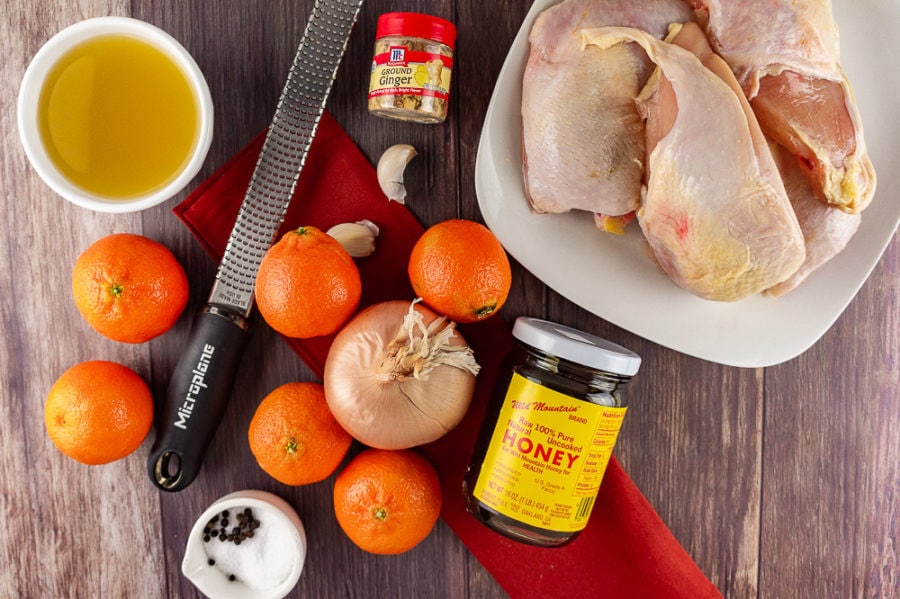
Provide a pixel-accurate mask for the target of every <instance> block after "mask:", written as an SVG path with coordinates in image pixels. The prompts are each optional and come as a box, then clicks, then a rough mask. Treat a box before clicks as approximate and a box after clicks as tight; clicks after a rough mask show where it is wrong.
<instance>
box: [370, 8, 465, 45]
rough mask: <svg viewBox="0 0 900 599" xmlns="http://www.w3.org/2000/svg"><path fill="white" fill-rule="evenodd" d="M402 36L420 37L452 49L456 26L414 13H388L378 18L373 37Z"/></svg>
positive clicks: (436, 18) (439, 19)
mask: <svg viewBox="0 0 900 599" xmlns="http://www.w3.org/2000/svg"><path fill="white" fill-rule="evenodd" d="M392 35H402V36H405V37H420V38H424V39H428V40H433V41H436V42H440V43H442V44H444V45H445V46H450V47H451V48H452V47H453V44H454V43H455V42H456V26H454V25H453V23H451V22H450V21H447V20H444V19H441V18H440V17H432V16H431V15H423V14H420V13H416V12H389V13H385V14H383V15H381V16H380V17H378V29H377V31H376V32H375V37H387V36H392Z"/></svg>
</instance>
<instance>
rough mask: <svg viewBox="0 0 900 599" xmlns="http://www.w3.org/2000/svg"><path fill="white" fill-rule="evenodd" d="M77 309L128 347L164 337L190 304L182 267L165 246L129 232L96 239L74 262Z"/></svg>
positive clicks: (102, 331) (112, 337)
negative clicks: (188, 303) (128, 344)
mask: <svg viewBox="0 0 900 599" xmlns="http://www.w3.org/2000/svg"><path fill="white" fill-rule="evenodd" d="M72 293H73V295H74V298H75V306H76V307H77V308H78V311H79V312H80V313H81V315H82V316H83V317H84V318H85V320H87V322H88V324H90V325H91V327H93V328H94V330H96V331H97V332H98V333H100V334H101V335H104V336H106V337H109V338H110V339H114V340H115V341H122V342H124V343H143V342H144V341H149V340H150V339H153V338H154V337H158V336H159V335H162V334H163V333H165V332H166V331H168V330H169V329H170V328H172V325H174V324H175V322H176V321H177V320H178V317H179V316H180V315H181V313H182V312H183V311H184V308H185V306H186V305H187V301H188V295H189V292H188V280H187V276H186V275H185V273H184V268H182V266H181V264H180V263H179V262H178V260H177V259H176V258H175V256H173V255H172V252H170V251H169V250H168V248H166V247H165V246H164V245H162V244H161V243H159V242H157V241H154V240H152V239H149V238H147V237H144V236H142V235H133V234H131V233H115V234H112V235H107V236H106V237H103V238H101V239H98V240H97V241H95V242H94V243H93V244H91V245H90V246H89V247H88V248H87V249H86V250H85V251H84V252H83V253H82V254H81V255H80V256H79V257H78V259H77V260H76V261H75V267H74V268H73V270H72Z"/></svg>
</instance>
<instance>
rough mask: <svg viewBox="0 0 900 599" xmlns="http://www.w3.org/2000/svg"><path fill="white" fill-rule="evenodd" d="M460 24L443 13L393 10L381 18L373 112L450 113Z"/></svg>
mask: <svg viewBox="0 0 900 599" xmlns="http://www.w3.org/2000/svg"><path fill="white" fill-rule="evenodd" d="M455 43H456V27H455V26H454V25H453V23H451V22H449V21H446V20H444V19H441V18H438V17H432V16H430V15H423V14H419V13H411V12H392V13H386V14H383V15H381V16H380V17H379V18H378V29H377V32H376V34H375V52H374V57H373V58H372V73H371V76H370V79H369V112H370V113H372V114H374V115H377V116H381V117H386V118H393V119H399V120H403V121H414V122H418V123H442V122H443V121H444V120H445V119H446V118H447V103H448V101H449V99H450V75H451V73H452V72H453V47H454V44H455Z"/></svg>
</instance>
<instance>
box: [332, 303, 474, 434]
mask: <svg viewBox="0 0 900 599" xmlns="http://www.w3.org/2000/svg"><path fill="white" fill-rule="evenodd" d="M478 370H479V366H478V364H477V363H476V362H475V358H474V355H473V352H472V349H471V348H470V347H469V346H468V345H466V342H465V340H464V339H463V338H462V336H461V335H460V334H459V332H458V331H457V330H456V329H455V325H454V323H453V322H451V321H449V320H447V319H446V318H444V317H442V316H439V315H438V314H437V313H435V312H434V311H432V310H431V309H429V308H427V307H425V306H423V305H421V304H419V303H418V300H417V301H414V302H412V303H409V302H404V301H389V302H382V303H380V304H375V305H374V306H371V307H369V308H367V309H366V310H363V311H362V312H360V313H359V314H358V315H357V316H356V317H355V318H354V319H353V320H352V321H350V323H348V324H347V325H346V326H345V327H344V328H343V329H342V330H341V332H340V333H339V334H338V335H337V337H336V338H335V340H334V342H333V344H332V346H331V350H330V351H329V352H328V358H327V360H326V361H325V376H324V385H325V398H326V400H327V402H328V407H329V408H331V411H332V413H333V414H334V417H335V418H336V419H337V421H338V422H339V423H340V424H341V426H343V427H344V429H346V430H347V432H348V433H350V434H351V435H352V436H353V437H354V438H356V439H357V440H359V441H360V442H362V443H364V444H366V445H368V446H370V447H376V448H379V449H406V448H409V447H415V446H416V445H422V444H424V443H429V442H431V441H434V440H435V439H437V438H439V437H441V436H443V435H444V434H446V433H447V432H449V431H450V430H451V429H453V428H454V427H455V426H456V425H457V424H459V421H460V420H462V418H463V415H465V413H466V410H467V409H468V408H469V404H470V403H471V401H472V394H473V392H474V389H475V375H476V374H477V373H478Z"/></svg>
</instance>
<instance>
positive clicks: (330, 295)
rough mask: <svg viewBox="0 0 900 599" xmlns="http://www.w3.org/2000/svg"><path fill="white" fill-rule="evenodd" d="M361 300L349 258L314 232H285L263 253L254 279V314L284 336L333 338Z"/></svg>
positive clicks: (337, 245)
mask: <svg viewBox="0 0 900 599" xmlns="http://www.w3.org/2000/svg"><path fill="white" fill-rule="evenodd" d="M361 295H362V281H361V280H360V277H359V270H358V269H357V268H356V264H355V263H354V262H353V258H351V257H350V254H348V253H347V251H346V250H344V248H343V247H341V244H340V243H338V242H337V241H336V240H335V239H334V238H333V237H331V236H329V235H327V234H326V233H323V232H322V231H320V230H319V229H317V228H316V227H300V228H299V229H295V230H293V231H288V232H287V233H285V234H284V236H283V237H282V238H281V239H280V240H279V241H278V242H277V243H275V244H274V245H272V247H271V248H269V251H268V252H266V255H265V256H264V257H263V260H262V263H261V264H260V266H259V272H258V273H257V276H256V304H257V307H258V308H259V313H260V314H261V315H262V317H263V319H264V320H265V321H266V322H267V323H268V324H269V326H271V327H272V328H273V329H275V330H276V331H278V332H279V333H281V334H283V335H286V336H288V337H298V338H303V339H306V338H309V337H318V336H320V335H328V334H331V333H334V332H335V331H337V330H338V329H339V328H340V326H341V325H342V324H344V322H346V320H347V319H348V318H349V317H350V316H351V315H352V314H353V313H354V312H355V311H356V307H357V306H358V305H359V298H360V296H361Z"/></svg>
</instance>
